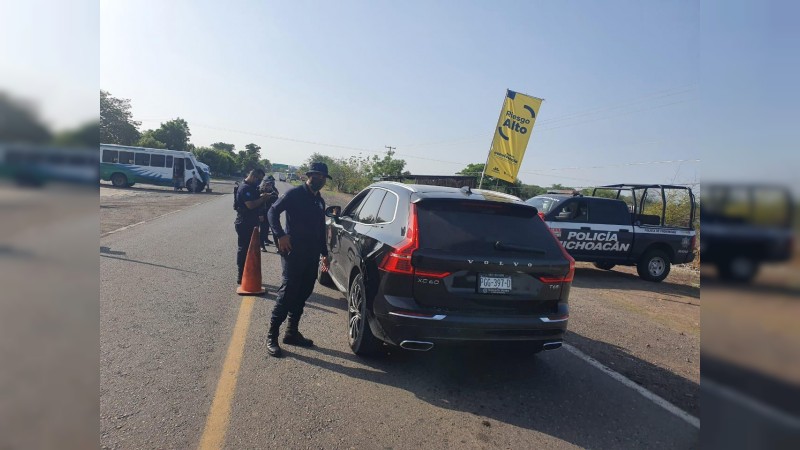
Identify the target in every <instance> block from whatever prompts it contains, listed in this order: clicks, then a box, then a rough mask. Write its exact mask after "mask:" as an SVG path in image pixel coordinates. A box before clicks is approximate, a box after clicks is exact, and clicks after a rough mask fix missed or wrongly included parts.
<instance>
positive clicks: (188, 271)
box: [100, 247, 203, 275]
mask: <svg viewBox="0 0 800 450" xmlns="http://www.w3.org/2000/svg"><path fill="white" fill-rule="evenodd" d="M104 248H106V249H107V248H108V247H100V256H101V257H103V258H108V259H116V260H118V261H125V262H132V263H136V264H144V265H147V266H153V267H160V268H162V269H169V270H176V271H178V272H184V273H191V274H193V275H203V274H201V273H199V272H193V271H191V270H185V269H178V268H177V267H170V266H164V265H161V264H155V263H150V262H146V261H138V260H135V259H128V258H120V257H117V256H111V255H119V254H122V255H124V254H125V252H111V253H104V252H103V249H104Z"/></svg>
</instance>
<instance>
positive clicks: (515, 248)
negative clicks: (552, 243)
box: [494, 241, 546, 255]
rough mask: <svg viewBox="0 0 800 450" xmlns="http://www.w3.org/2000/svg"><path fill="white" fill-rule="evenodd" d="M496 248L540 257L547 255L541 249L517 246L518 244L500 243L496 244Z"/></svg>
mask: <svg viewBox="0 0 800 450" xmlns="http://www.w3.org/2000/svg"><path fill="white" fill-rule="evenodd" d="M494 248H495V249H496V250H505V251H509V252H527V253H538V254H540V255H544V254H545V253H546V252H545V251H544V250H542V249H540V248H534V247H526V246H524V245H517V244H504V243H502V242H500V241H497V242H495V243H494Z"/></svg>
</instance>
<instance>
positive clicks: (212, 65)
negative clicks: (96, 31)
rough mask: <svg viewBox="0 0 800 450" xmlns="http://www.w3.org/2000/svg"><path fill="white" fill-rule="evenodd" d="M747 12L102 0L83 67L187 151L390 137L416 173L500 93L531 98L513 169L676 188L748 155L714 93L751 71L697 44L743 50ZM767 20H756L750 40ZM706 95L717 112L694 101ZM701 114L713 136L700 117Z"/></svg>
mask: <svg viewBox="0 0 800 450" xmlns="http://www.w3.org/2000/svg"><path fill="white" fill-rule="evenodd" d="M723 6H724V5H723ZM749 8H756V11H755V12H759V11H762V10H763V9H758V7H757V6H740V7H728V8H724V9H723V10H722V13H721V14H720V13H719V11H717V10H714V9H710V8H709V7H708V6H706V4H703V5H702V6H701V3H700V2H697V1H671V2H634V1H604V2H590V1H573V2H549V1H548V2H544V1H541V2H511V3H498V2H489V1H485V2H479V1H472V2H457V1H437V2H432V1H418V0H412V1H405V2H391V1H369V2H368V1H353V0H344V1H337V2H322V1H294V2H273V1H230V2H224V3H223V2H216V1H184V0H171V1H168V2H164V1H150V0H137V1H128V0H114V1H105V0H104V1H101V3H100V13H99V19H100V44H99V46H100V77H99V78H100V86H101V88H102V89H104V90H107V91H109V92H111V94H112V95H114V96H116V97H121V98H128V99H130V100H131V103H132V105H133V114H134V116H135V118H136V119H137V120H140V121H141V122H142V129H147V128H156V127H158V126H159V124H160V123H161V122H164V121H166V120H169V119H172V118H175V117H182V118H184V119H186V120H187V121H188V123H189V126H190V128H191V132H192V138H191V141H192V142H193V143H194V144H195V145H198V146H205V145H209V144H211V143H213V142H217V141H223V142H230V143H234V144H235V145H236V147H237V148H238V149H242V148H243V147H244V146H245V145H246V144H248V143H250V142H254V143H256V144H258V145H260V146H261V147H262V156H264V157H266V158H268V159H270V161H272V162H274V163H288V164H294V165H299V164H301V163H303V162H305V161H306V160H307V158H308V157H309V156H310V155H311V153H313V152H319V153H322V154H326V155H330V156H334V157H349V156H352V155H362V156H370V155H373V154H382V152H385V151H386V148H385V147H386V146H391V147H394V148H395V151H396V153H397V157H400V158H402V159H404V160H405V161H406V162H407V169H408V170H410V171H411V172H412V173H417V174H452V173H455V172H456V171H458V170H461V169H463V168H464V167H465V166H466V165H467V164H469V163H482V162H484V161H485V159H486V156H487V153H488V150H489V145H490V143H491V138H492V135H493V132H494V127H495V126H496V122H497V119H498V115H499V112H500V108H501V106H502V101H503V97H504V95H505V91H506V89H511V90H514V91H517V92H522V93H526V94H529V95H532V96H535V97H540V98H543V99H545V101H544V103H543V105H542V107H541V110H540V112H539V118H538V120H537V122H536V124H535V126H534V128H533V131H532V135H531V140H530V143H529V145H528V148H527V152H526V154H525V157H524V160H523V164H522V167H521V171H520V174H519V178H520V179H521V180H522V181H523V182H525V183H529V184H538V185H543V186H549V185H551V184H553V183H560V184H563V185H568V186H573V187H583V186H593V185H598V184H610V183H680V184H694V183H698V182H699V181H700V178H701V170H700V166H701V161H703V159H704V157H718V156H720V155H721V152H723V153H722V156H723V159H725V160H726V161H725V163H726V164H723V170H722V172H721V175H722V176H723V177H724V176H725V175H726V174H730V170H734V169H737V166H736V164H732V162H735V161H730V160H727V158H725V155H726V154H727V152H730V154H731V155H736V158H737V159H738V160H739V161H746V160H747V159H748V158H751V159H753V160H754V161H757V158H758V156H756V155H757V152H756V153H755V154H754V152H753V147H754V146H756V145H758V142H759V139H762V140H763V136H762V137H761V138H759V134H758V133H755V132H754V133H750V134H749V135H746V136H742V138H743V139H739V138H738V137H737V136H736V134H737V132H738V133H741V132H742V128H743V127H742V122H741V121H737V120H732V117H731V115H730V113H731V111H732V110H734V111H735V110H741V109H742V105H741V104H734V103H735V102H734V101H733V100H731V91H732V90H734V89H739V91H741V87H742V86H747V85H751V82H752V80H753V79H754V78H756V79H757V78H758V77H759V76H760V73H759V69H758V68H754V67H752V66H750V65H747V64H743V63H742V60H743V59H742V58H739V57H737V54H736V53H735V52H736V48H733V47H731V46H730V45H728V47H727V51H728V52H729V53H725V52H722V54H720V52H719V51H717V49H716V47H713V46H714V45H716V44H722V45H723V46H725V44H726V43H728V42H730V41H733V42H736V43H737V44H738V43H739V41H741V46H739V47H738V48H745V49H751V50H753V52H754V54H757V53H758V50H760V48H759V46H760V45H763V44H764V42H762V41H760V40H758V39H755V40H753V39H750V37H749V36H748V35H747V32H743V29H742V28H740V26H739V25H750V22H749V21H751V20H752V17H753V16H754V11H751V10H750V9H749ZM755 16H756V17H758V15H757V14H756V15H755ZM720 17H722V19H730V20H718V19H719V18H720ZM737 20H738V21H739V22H740V23H738V24H737V22H736V21H737ZM774 20H775V17H774V14H773V15H772V16H769V15H767V17H766V18H765V19H764V20H763V21H757V22H756V25H757V27H755V29H754V30H753V31H752V33H753V34H754V36H756V37H759V36H762V35H763V33H764V30H765V29H766V30H770V29H771V27H773V28H774V25H775V24H774V23H773V22H774ZM787 29H788V25H787ZM709 31H710V33H709ZM718 57H719V58H718ZM715 58H717V59H719V64H717V65H716V66H715V67H714V68H712V69H709V66H708V64H707V61H709V60H711V61H714V60H715ZM761 58H762V59H763V60H764V61H766V62H770V63H771V62H774V61H772V60H770V56H769V54H767V55H766V56H763V55H762V56H761ZM726 69H728V70H726ZM762 69H763V68H762ZM748 71H749V72H748ZM750 72H752V73H750ZM732 73H733V74H734V75H733V76H732V75H731V74H732ZM765 89H769V87H765ZM751 94H752V95H753V97H754V98H756V99H763V98H764V97H763V92H762V93H759V92H757V91H753V92H751ZM708 99H714V100H720V105H721V106H723V107H724V109H715V108H714V107H709V108H704V106H703V105H704V102H705V101H707V100H708ZM776 99H779V98H778V97H776ZM726 102H727V103H726ZM753 103H757V102H751V103H750V104H749V105H747V107H748V108H752V107H755V106H759V107H760V108H762V109H763V110H764V111H768V110H769V108H770V105H768V104H766V105H765V104H760V105H754V104H753ZM784 106H786V107H788V105H784ZM728 108H732V109H728ZM720 111H724V113H725V114H724V115H722V114H720ZM704 114H707V115H704ZM709 117H711V118H712V119H711V122H710V123H714V125H715V126H716V127H718V128H719V130H727V133H728V134H727V135H726V138H720V135H719V133H717V132H716V130H711V129H709V128H708V127H706V126H705V121H706V120H709ZM739 117H740V118H742V116H739ZM747 120H748V121H750V122H751V123H754V122H755V121H754V120H753V119H751V118H749V117H748V119H747ZM759 126H764V127H765V129H768V127H769V126H770V123H769V122H767V121H764V122H763V123H760V124H759ZM748 138H750V139H749V140H748ZM783 138H785V136H781V137H775V136H773V138H772V140H773V141H775V142H773V144H776V145H778V144H779V145H778V147H780V146H781V145H784V144H785V142H783V141H782V139H783ZM778 141H780V142H778ZM723 146H724V147H723ZM787 151H788V147H787ZM794 158H795V160H796V158H797V157H796V156H794ZM728 163H731V164H728ZM728 165H730V166H731V167H729V168H728V167H727V166H728ZM785 167H786V166H784V171H787V172H788V170H787V169H785ZM704 168H705V166H704ZM726 168H727V169H726ZM778 168H779V169H780V165H779V167H778ZM713 169H714V170H716V169H719V167H715V168H713ZM714 170H711V171H710V172H709V173H712V174H713V173H714ZM726 170H728V171H727V172H726ZM738 170H740V172H742V173H744V174H749V173H750V172H752V171H748V170H741V167H739V168H738ZM717 171H718V170H717ZM770 173H771V172H770V171H769V170H767V169H765V170H763V171H760V172H759V175H758V176H759V177H762V178H763V177H769V176H770ZM786 175H787V176H788V175H789V174H788V173H787V174H786ZM790 178H791V177H790Z"/></svg>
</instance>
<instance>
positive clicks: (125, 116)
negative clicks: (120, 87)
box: [100, 90, 142, 145]
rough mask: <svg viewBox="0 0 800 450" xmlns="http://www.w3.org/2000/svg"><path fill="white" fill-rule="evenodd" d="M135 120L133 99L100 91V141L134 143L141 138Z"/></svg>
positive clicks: (137, 123)
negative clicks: (132, 105)
mask: <svg viewBox="0 0 800 450" xmlns="http://www.w3.org/2000/svg"><path fill="white" fill-rule="evenodd" d="M141 124H142V123H141V122H137V121H135V120H133V114H132V113H131V101H130V100H129V99H126V98H115V97H112V96H111V94H110V93H108V92H107V91H103V90H101V91H100V142H102V143H104V144H120V145H133V144H135V143H136V141H138V140H139V137H140V134H139V125H141Z"/></svg>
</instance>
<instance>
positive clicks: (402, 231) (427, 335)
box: [319, 182, 575, 355]
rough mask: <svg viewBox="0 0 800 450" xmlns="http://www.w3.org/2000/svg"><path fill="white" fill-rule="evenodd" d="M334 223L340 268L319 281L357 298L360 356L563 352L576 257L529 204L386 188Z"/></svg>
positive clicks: (352, 328) (351, 307)
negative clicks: (454, 347)
mask: <svg viewBox="0 0 800 450" xmlns="http://www.w3.org/2000/svg"><path fill="white" fill-rule="evenodd" d="M326 216H328V217H329V220H328V225H327V233H328V236H327V242H328V250H329V253H330V261H331V264H330V270H329V271H328V272H324V273H323V272H322V271H320V273H319V281H320V283H321V284H323V285H327V286H329V287H333V286H335V287H337V288H338V289H339V290H340V291H341V292H343V293H344V294H345V295H346V296H347V304H348V318H349V323H348V337H349V343H350V347H351V348H352V349H353V352H354V353H356V354H358V355H362V354H369V353H373V352H375V351H377V350H378V349H379V348H380V347H381V345H382V344H381V342H386V343H388V344H390V345H393V346H399V347H402V348H404V349H407V350H418V351H426V350H430V349H431V348H433V346H434V345H435V344H438V343H446V342H466V341H491V342H496V341H517V342H519V341H522V342H525V343H529V344H530V348H531V350H532V351H540V350H550V349H555V348H558V347H560V346H561V342H562V339H563V337H564V333H565V332H566V328H567V318H568V316H569V308H568V305H567V299H568V298H569V291H570V287H571V284H572V278H573V275H574V272H575V261H574V260H573V259H572V257H570V256H569V254H567V252H566V251H565V250H564V249H563V247H562V246H561V245H560V244H559V242H558V240H557V239H556V238H555V236H553V234H552V233H551V232H550V230H549V228H548V227H547V225H545V224H544V222H543V221H542V220H541V218H540V217H539V216H538V211H537V210H536V208H534V207H531V206H529V205H526V204H525V203H523V202H522V201H521V200H520V199H518V198H516V197H513V196H510V195H506V194H500V193H497V192H492V191H480V190H474V191H472V190H470V189H469V188H462V189H457V188H449V187H439V186H424V185H407V184H401V183H394V182H381V183H376V184H373V185H371V186H369V187H368V188H367V189H365V190H364V191H362V192H361V193H359V194H358V195H357V196H356V197H355V198H354V199H353V200H352V201H351V202H350V203H349V204H348V205H347V206H346V207H345V208H344V210H342V209H341V207H338V206H331V207H329V208H328V209H327V210H326Z"/></svg>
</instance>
